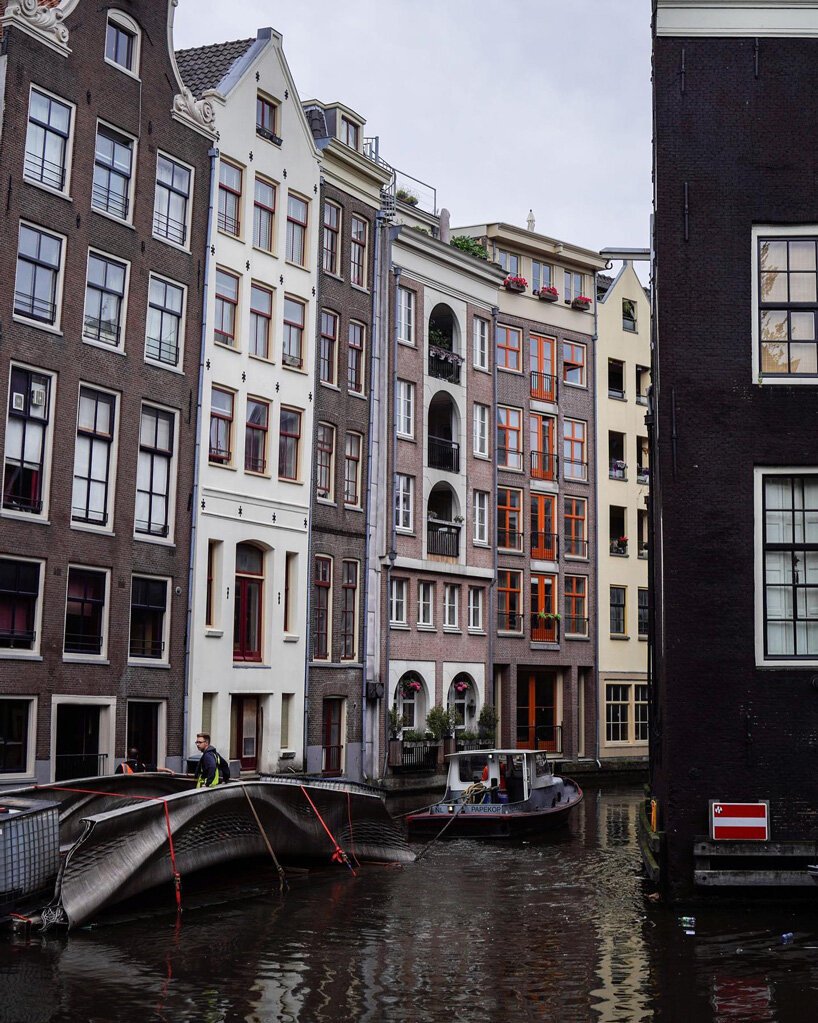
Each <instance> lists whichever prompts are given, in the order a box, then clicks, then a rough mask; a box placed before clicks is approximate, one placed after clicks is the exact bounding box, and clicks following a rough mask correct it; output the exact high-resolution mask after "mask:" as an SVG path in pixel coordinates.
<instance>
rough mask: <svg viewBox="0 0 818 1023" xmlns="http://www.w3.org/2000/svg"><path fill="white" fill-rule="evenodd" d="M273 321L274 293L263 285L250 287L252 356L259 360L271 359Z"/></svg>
mask: <svg viewBox="0 0 818 1023" xmlns="http://www.w3.org/2000/svg"><path fill="white" fill-rule="evenodd" d="M272 319H273V293H272V291H270V289H269V288H265V287H263V286H262V285H261V284H251V285H250V354H251V355H256V356H258V358H259V359H269V357H270V326H271V323H272Z"/></svg>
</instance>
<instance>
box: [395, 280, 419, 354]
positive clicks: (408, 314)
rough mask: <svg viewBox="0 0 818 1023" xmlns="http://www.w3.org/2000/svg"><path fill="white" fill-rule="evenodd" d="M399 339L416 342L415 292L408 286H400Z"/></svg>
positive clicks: (405, 342)
mask: <svg viewBox="0 0 818 1023" xmlns="http://www.w3.org/2000/svg"><path fill="white" fill-rule="evenodd" d="M398 341H402V342H403V343H404V344H406V345H414V343H415V293H414V291H410V290H409V289H408V288H398Z"/></svg>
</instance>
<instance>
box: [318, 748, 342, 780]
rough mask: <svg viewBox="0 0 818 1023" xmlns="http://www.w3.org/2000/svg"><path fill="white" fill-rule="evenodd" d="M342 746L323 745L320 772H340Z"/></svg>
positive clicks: (331, 773) (335, 773) (332, 773)
mask: <svg viewBox="0 0 818 1023" xmlns="http://www.w3.org/2000/svg"><path fill="white" fill-rule="evenodd" d="M343 750H344V747H343V746H324V748H323V754H322V762H323V765H324V766H323V767H322V768H321V774H324V775H338V774H340V773H341V759H342V756H341V755H342V753H343Z"/></svg>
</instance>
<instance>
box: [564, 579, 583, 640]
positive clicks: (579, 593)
mask: <svg viewBox="0 0 818 1023" xmlns="http://www.w3.org/2000/svg"><path fill="white" fill-rule="evenodd" d="M587 607H588V580H587V578H586V577H585V576H584V575H567V576H566V577H565V616H566V618H568V619H569V620H571V621H576V620H577V619H583V620H584V619H586V618H587V617H588V616H587V614H586V611H587ZM566 632H576V630H575V629H569V628H568V625H567V624H566ZM580 635H581V633H580Z"/></svg>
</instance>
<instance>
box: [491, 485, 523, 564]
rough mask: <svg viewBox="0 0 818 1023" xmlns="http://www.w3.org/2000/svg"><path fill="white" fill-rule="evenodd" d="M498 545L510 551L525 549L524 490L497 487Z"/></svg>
mask: <svg viewBox="0 0 818 1023" xmlns="http://www.w3.org/2000/svg"><path fill="white" fill-rule="evenodd" d="M497 546H498V547H501V548H503V550H508V551H521V550H522V549H523V492H522V490H514V489H513V488H512V487H498V488H497Z"/></svg>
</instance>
